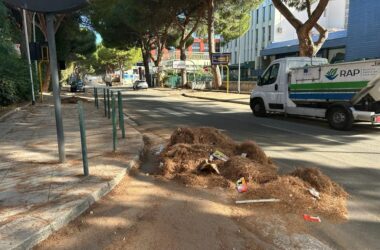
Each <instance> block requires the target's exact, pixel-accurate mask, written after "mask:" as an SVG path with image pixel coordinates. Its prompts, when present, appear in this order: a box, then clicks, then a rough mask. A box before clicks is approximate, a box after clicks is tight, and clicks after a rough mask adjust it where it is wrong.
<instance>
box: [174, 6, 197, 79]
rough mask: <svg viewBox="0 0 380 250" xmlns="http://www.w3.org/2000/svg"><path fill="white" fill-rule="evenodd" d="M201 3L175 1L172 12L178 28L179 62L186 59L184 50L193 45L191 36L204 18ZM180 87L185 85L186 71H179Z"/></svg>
mask: <svg viewBox="0 0 380 250" xmlns="http://www.w3.org/2000/svg"><path fill="white" fill-rule="evenodd" d="M203 7H204V6H203V4H202V2H201V1H177V5H176V6H175V8H176V10H175V12H174V15H175V16H174V25H175V26H176V28H178V33H177V40H176V45H175V47H177V48H178V49H179V51H180V60H181V61H185V62H186V59H187V55H186V49H187V48H188V47H189V46H190V45H191V44H192V43H193V41H194V40H193V37H192V35H193V34H194V32H195V31H196V30H197V28H198V27H199V25H200V23H201V20H202V18H203V17H204V8H203ZM181 77H182V86H185V85H186V84H187V71H186V69H182V70H181Z"/></svg>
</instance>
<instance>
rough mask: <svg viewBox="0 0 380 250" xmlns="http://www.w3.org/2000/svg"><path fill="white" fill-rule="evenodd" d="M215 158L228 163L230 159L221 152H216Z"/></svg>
mask: <svg viewBox="0 0 380 250" xmlns="http://www.w3.org/2000/svg"><path fill="white" fill-rule="evenodd" d="M212 156H213V157H215V158H217V159H219V160H222V161H228V160H229V159H230V158H228V156H227V155H225V154H223V153H222V152H220V151H219V150H216V151H215V152H214V153H213V154H212Z"/></svg>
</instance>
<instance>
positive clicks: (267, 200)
mask: <svg viewBox="0 0 380 250" xmlns="http://www.w3.org/2000/svg"><path fill="white" fill-rule="evenodd" d="M280 201H281V200H279V199H259V200H244V201H236V202H235V203H236V204H248V203H267V202H280Z"/></svg>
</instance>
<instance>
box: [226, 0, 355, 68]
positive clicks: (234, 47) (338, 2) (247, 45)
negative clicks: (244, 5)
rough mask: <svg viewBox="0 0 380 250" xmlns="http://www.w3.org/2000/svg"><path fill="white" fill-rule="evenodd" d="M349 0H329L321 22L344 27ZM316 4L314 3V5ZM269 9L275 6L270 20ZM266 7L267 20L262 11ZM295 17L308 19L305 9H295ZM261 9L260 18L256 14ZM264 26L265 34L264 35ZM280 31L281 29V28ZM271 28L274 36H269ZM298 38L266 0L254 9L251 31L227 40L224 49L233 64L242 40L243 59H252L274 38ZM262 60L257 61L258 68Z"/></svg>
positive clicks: (339, 28)
mask: <svg viewBox="0 0 380 250" xmlns="http://www.w3.org/2000/svg"><path fill="white" fill-rule="evenodd" d="M347 1H349V0H330V2H329V5H328V6H327V8H326V11H325V13H324V14H323V15H322V17H321V19H320V21H319V23H320V24H321V25H322V26H324V27H325V28H327V29H329V30H341V29H344V28H345V17H346V3H347ZM316 5H317V4H314V6H313V8H315V7H316ZM270 6H272V7H270ZM269 9H271V10H272V15H271V19H270V20H269ZM264 10H265V17H266V18H265V21H264V19H263V13H264ZM292 12H293V13H294V15H295V17H296V18H298V19H300V20H301V21H306V20H307V14H306V11H303V12H298V11H296V10H294V9H293V10H292ZM257 13H258V18H257ZM263 28H264V29H265V36H264V37H263ZM256 29H257V31H258V34H257V35H258V39H257V43H256ZM280 31H281V32H280ZM268 32H271V37H269V36H268ZM293 39H297V34H296V32H295V29H294V28H293V26H291V25H290V23H289V22H288V21H287V20H286V19H285V18H284V17H283V16H282V15H281V13H280V12H279V11H278V10H277V9H276V8H275V7H274V6H273V4H272V1H271V0H265V1H264V2H263V3H262V4H261V5H260V6H259V7H258V12H257V10H252V11H251V26H250V29H249V31H248V32H247V33H246V34H244V35H243V36H241V37H240V38H238V39H236V40H233V41H231V42H229V43H228V46H224V48H223V51H224V52H231V53H232V61H231V64H237V63H238V58H237V55H238V53H237V51H238V44H239V40H240V43H241V44H240V47H241V60H240V61H241V63H244V62H249V61H259V60H258V59H259V57H260V51H261V50H262V49H263V48H265V47H266V46H268V45H269V44H270V43H272V42H282V41H288V40H293ZM258 66H259V64H258V63H256V68H258Z"/></svg>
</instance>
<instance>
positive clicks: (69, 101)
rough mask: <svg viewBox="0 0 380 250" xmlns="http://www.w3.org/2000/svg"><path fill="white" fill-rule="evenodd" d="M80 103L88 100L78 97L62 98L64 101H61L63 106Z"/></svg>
mask: <svg viewBox="0 0 380 250" xmlns="http://www.w3.org/2000/svg"><path fill="white" fill-rule="evenodd" d="M78 101H82V102H88V100H87V99H85V98H80V97H77V96H70V97H65V98H62V100H61V102H62V104H77V103H78Z"/></svg>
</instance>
